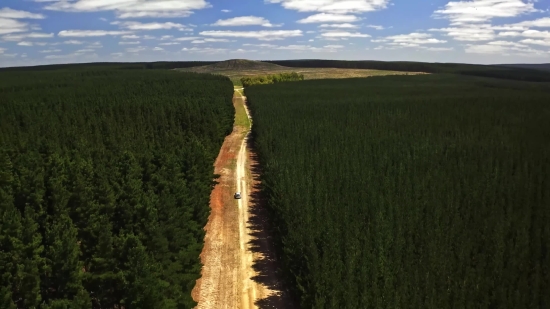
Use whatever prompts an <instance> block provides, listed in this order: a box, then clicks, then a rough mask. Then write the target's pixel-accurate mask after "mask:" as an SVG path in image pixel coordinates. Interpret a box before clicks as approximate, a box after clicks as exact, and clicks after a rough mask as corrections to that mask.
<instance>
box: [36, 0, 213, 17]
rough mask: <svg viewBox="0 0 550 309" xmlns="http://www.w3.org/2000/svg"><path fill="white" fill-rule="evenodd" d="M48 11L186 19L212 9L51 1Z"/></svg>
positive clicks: (159, 2) (161, 1)
mask: <svg viewBox="0 0 550 309" xmlns="http://www.w3.org/2000/svg"><path fill="white" fill-rule="evenodd" d="M51 2H53V3H52V4H49V5H47V6H46V7H45V9H48V10H56V11H65V12H98V11H115V12H116V14H117V16H118V17H119V18H144V17H149V18H175V17H186V16H189V15H190V14H192V12H193V11H195V10H201V9H205V8H209V7H212V6H211V5H210V4H209V3H208V2H206V1H204V0H185V1H181V0H76V1H69V0H53V1H51Z"/></svg>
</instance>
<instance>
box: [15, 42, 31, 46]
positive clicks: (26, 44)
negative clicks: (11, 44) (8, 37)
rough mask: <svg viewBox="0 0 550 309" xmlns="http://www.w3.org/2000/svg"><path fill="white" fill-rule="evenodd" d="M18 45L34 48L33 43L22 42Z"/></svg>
mask: <svg viewBox="0 0 550 309" xmlns="http://www.w3.org/2000/svg"><path fill="white" fill-rule="evenodd" d="M17 45H19V46H33V43H32V42H27V41H22V42H19V43H17Z"/></svg>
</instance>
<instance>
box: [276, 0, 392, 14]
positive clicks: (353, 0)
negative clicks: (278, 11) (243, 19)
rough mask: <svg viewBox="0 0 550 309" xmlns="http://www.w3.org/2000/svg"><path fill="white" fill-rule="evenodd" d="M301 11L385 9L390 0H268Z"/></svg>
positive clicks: (327, 11)
mask: <svg viewBox="0 0 550 309" xmlns="http://www.w3.org/2000/svg"><path fill="white" fill-rule="evenodd" d="M266 2H268V3H281V4H282V6H283V7H284V8H285V9H289V10H296V11H299V12H325V13H340V14H342V13H363V12H371V11H377V10H381V9H385V8H386V7H387V5H388V3H389V0H266Z"/></svg>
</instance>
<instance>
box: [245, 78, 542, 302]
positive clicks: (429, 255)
mask: <svg viewBox="0 0 550 309" xmlns="http://www.w3.org/2000/svg"><path fill="white" fill-rule="evenodd" d="M245 92H246V96H247V98H248V101H249V104H250V109H251V113H252V117H253V119H254V126H253V129H252V130H253V139H254V143H255V144H256V147H257V150H258V153H259V157H260V164H261V166H262V183H263V190H264V193H265V194H266V197H267V199H268V208H269V211H270V212H271V218H272V220H274V225H273V226H275V228H274V230H273V231H272V232H273V233H274V235H275V236H276V239H277V244H278V247H279V250H280V252H279V254H280V256H281V259H282V263H283V265H284V266H283V269H284V271H285V272H286V277H287V280H288V282H290V286H291V288H292V289H293V291H294V293H295V295H296V297H297V298H298V299H299V300H300V303H301V307H302V308H338V309H343V308H349V309H357V308H373V309H374V308H376V309H382V308H425V309H430V308H433V309H445V308H464V309H466V308H488V309H493V308H499V309H504V308H510V309H517V308H549V306H550V293H549V291H550V252H549V249H550V225H549V224H548V222H550V207H549V206H550V144H549V143H548V141H550V122H549V121H548V119H549V116H550V105H549V104H550V103H549V102H550V87H548V84H537V83H527V82H515V81H506V80H495V79H487V78H480V77H469V76H457V75H435V74H434V75H419V76H406V77H405V76H390V77H371V78H366V79H347V80H345V79H340V80H311V81H303V82H300V83H279V84H272V85H260V86H251V87H249V88H247V89H245Z"/></svg>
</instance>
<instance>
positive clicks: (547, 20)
mask: <svg viewBox="0 0 550 309" xmlns="http://www.w3.org/2000/svg"><path fill="white" fill-rule="evenodd" d="M512 25H513V26H520V27H535V28H550V17H543V18H539V19H535V20H525V21H522V22H519V23H515V24H512Z"/></svg>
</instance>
